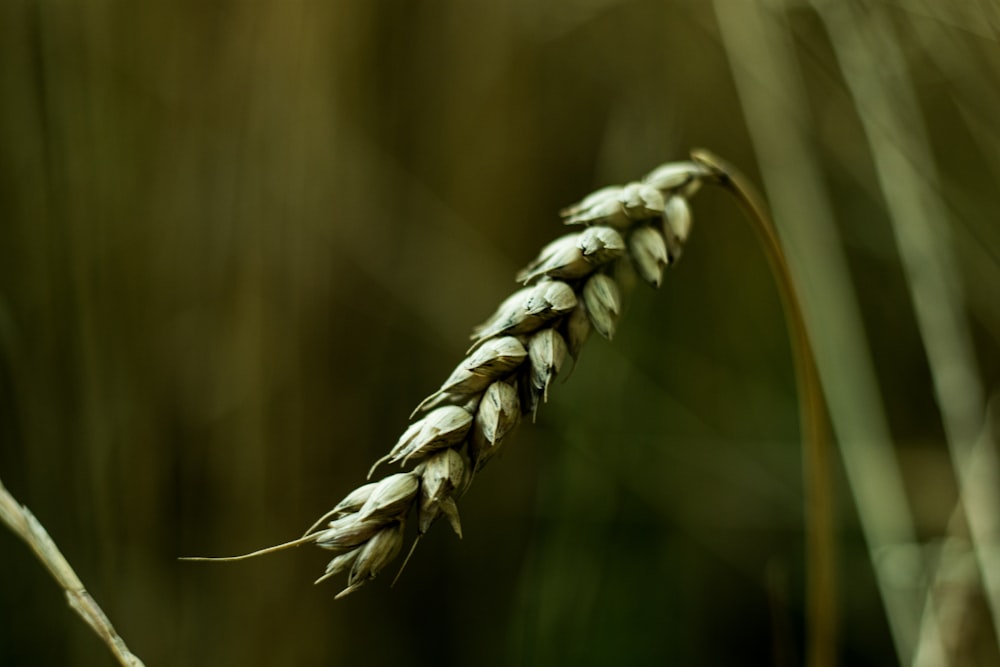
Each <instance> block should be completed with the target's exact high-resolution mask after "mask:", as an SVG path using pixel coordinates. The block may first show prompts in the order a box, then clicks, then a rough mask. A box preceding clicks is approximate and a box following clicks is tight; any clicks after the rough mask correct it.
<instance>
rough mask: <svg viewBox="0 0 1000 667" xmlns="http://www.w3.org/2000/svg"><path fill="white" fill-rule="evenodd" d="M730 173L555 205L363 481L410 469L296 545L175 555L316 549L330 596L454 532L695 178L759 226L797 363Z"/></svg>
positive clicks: (791, 306) (714, 169)
mask: <svg viewBox="0 0 1000 667" xmlns="http://www.w3.org/2000/svg"><path fill="white" fill-rule="evenodd" d="M738 178H739V177H738V174H737V173H736V172H735V170H732V169H731V167H729V166H728V165H726V164H725V163H723V162H722V161H720V160H718V158H715V157H714V156H712V155H710V154H709V153H707V152H705V151H696V152H695V153H694V157H693V159H692V160H690V161H684V162H675V163H669V164H665V165H662V166H661V167H659V168H657V169H655V170H654V171H652V172H651V173H649V174H648V175H647V176H646V177H645V178H644V179H643V180H642V181H640V182H635V183H629V184H627V185H624V186H611V187H606V188H603V189H600V190H597V191H596V192H594V193H592V194H590V195H588V196H587V197H585V198H584V199H583V200H581V201H580V202H578V203H576V204H573V205H572V206H569V207H567V208H565V209H563V210H562V211H561V216H562V219H563V222H564V223H565V224H566V225H569V226H572V227H575V228H578V231H574V232H573V233H571V234H567V235H565V236H562V237H560V238H558V239H556V240H555V241H553V242H552V243H550V244H548V245H547V246H545V248H543V249H542V251H541V252H540V253H539V254H538V256H537V257H536V258H535V259H534V260H532V261H531V262H530V263H529V264H528V265H527V266H526V267H525V268H524V269H522V270H521V271H520V272H519V273H518V275H517V280H518V281H519V282H520V283H522V285H523V287H522V288H521V289H519V290H518V291H516V292H514V293H513V294H512V295H511V296H510V297H508V298H507V299H506V300H505V301H504V302H503V303H501V304H500V306H499V308H497V310H496V312H494V313H493V314H492V315H491V316H490V317H489V318H487V319H486V321H485V322H483V323H482V324H480V325H479V326H478V327H476V328H475V329H474V330H473V333H472V346H471V347H470V348H469V350H468V351H467V353H466V357H465V358H464V359H463V360H462V361H461V362H460V363H459V364H458V366H457V367H456V368H455V370H454V371H453V372H452V373H451V375H449V376H448V379H447V380H445V381H444V383H443V384H442V385H441V387H440V388H439V389H438V390H437V391H435V392H434V393H433V394H431V395H430V396H428V397H427V398H426V399H424V400H423V401H422V402H421V403H420V404H419V405H418V406H417V408H416V409H415V410H414V412H413V414H412V415H411V419H412V418H414V417H419V418H418V419H416V421H413V422H412V423H411V424H410V426H409V428H407V429H406V431H405V432H404V433H403V435H402V436H400V438H399V440H398V441H397V442H396V444H395V446H393V447H392V449H391V450H390V451H389V453H388V454H386V455H385V456H384V457H382V458H381V459H379V460H378V461H376V463H375V465H374V466H372V468H371V470H370V471H369V473H368V477H369V479H370V478H371V477H372V475H373V474H374V473H375V471H376V470H377V469H378V468H379V466H380V465H381V464H383V463H389V464H393V463H399V464H401V465H402V466H406V465H407V464H409V463H411V462H412V463H415V464H416V465H415V467H413V468H412V470H410V471H408V472H399V473H395V474H391V475H388V476H386V477H384V478H382V479H381V480H379V481H376V482H370V483H368V484H365V485H363V486H360V487H358V488H357V489H355V490H354V491H351V492H350V493H349V494H347V496H345V497H344V499H343V500H341V501H340V503H338V504H337V506H336V507H334V508H333V509H332V510H331V511H330V512H328V513H327V514H325V515H324V516H322V517H321V518H320V519H319V520H318V521H317V522H316V523H315V524H314V525H313V526H312V527H311V528H310V529H309V530H308V531H306V534H305V535H304V536H302V537H301V538H299V539H297V540H293V541H291V542H287V543H285V544H280V545H277V546H274V547H269V548H267V549H262V550H260V551H255V552H253V553H249V554H246V555H243V556H235V557H231V558H191V559H186V560H213V561H234V560H242V559H245V558H252V557H255V556H259V555H263V554H266V553H271V552H273V551H278V550H282V549H287V548H290V547H295V546H300V545H303V544H316V545H317V546H319V547H322V548H324V549H329V550H331V551H334V552H336V554H337V555H336V556H335V557H334V558H333V560H331V561H330V563H329V564H328V565H327V568H326V572H325V573H324V574H323V576H321V577H320V578H319V579H318V580H317V583H319V582H320V581H324V580H326V579H328V578H330V577H333V576H335V575H337V574H340V573H342V572H347V587H346V588H344V589H343V590H342V591H341V592H340V593H339V594H338V595H337V597H338V598H340V597H343V596H344V595H347V594H349V593H351V592H353V591H355V590H357V589H358V588H360V587H361V586H363V585H365V584H366V583H367V582H369V581H370V580H372V579H374V578H375V577H376V576H377V575H378V574H379V573H380V572H381V571H382V570H384V569H385V567H386V566H387V565H388V564H389V563H390V562H392V561H393V559H395V558H396V557H397V556H398V555H399V553H400V552H401V550H402V547H403V542H404V539H405V532H404V527H405V524H406V522H407V521H410V520H413V518H414V517H415V518H416V522H417V527H416V532H417V537H416V538H415V540H414V542H413V547H414V548H415V547H416V544H417V543H418V542H419V540H420V538H422V537H423V535H424V534H425V533H426V532H427V530H428V529H429V528H430V526H431V524H433V523H434V522H435V521H436V520H437V519H439V518H441V517H444V518H445V519H446V520H447V522H448V523H449V525H450V526H451V527H452V529H453V530H454V531H455V533H456V534H458V535H459V537H461V535H462V526H461V522H460V519H459V513H458V500H459V498H461V496H462V495H463V494H464V493H465V492H466V491H467V490H468V489H469V486H470V484H471V483H472V480H473V478H474V476H475V474H476V473H477V472H478V471H479V470H481V469H482V467H483V466H484V465H485V464H486V463H487V462H488V461H489V460H490V459H492V458H493V457H494V456H496V454H497V453H498V452H499V451H500V450H501V449H502V448H503V446H504V445H505V443H506V441H507V439H508V438H509V436H510V435H511V433H512V432H513V431H514V429H515V427H516V426H517V425H518V423H519V422H520V420H521V418H522V417H523V416H525V415H529V414H530V415H531V416H532V417H534V415H535V414H536V412H537V410H538V407H539V405H540V404H541V403H543V402H545V401H546V400H548V394H549V389H550V387H551V386H552V381H553V379H554V378H555V377H556V376H557V375H558V374H559V372H560V371H561V370H562V369H563V368H564V367H565V366H566V364H567V363H568V362H572V363H576V361H577V359H578V358H579V355H580V351H581V349H582V348H583V345H584V343H585V342H586V341H587V339H588V338H589V336H590V333H591V331H596V332H597V333H598V334H599V335H601V336H603V337H604V338H607V339H608V340H611V339H612V338H613V337H614V334H615V330H616V327H617V324H618V317H619V315H620V314H621V312H622V291H623V283H626V282H631V281H625V280H623V278H625V277H626V276H628V275H629V274H635V275H638V276H639V277H640V278H642V280H644V281H645V282H646V283H648V284H650V285H652V286H653V287H659V285H660V283H661V282H662V278H663V272H664V269H666V268H667V267H668V266H670V265H671V264H673V263H674V262H676V261H677V260H678V259H679V258H680V256H681V252H682V250H683V247H684V243H685V242H686V241H687V238H688V234H689V233H690V230H691V209H690V207H689V205H688V199H689V198H690V197H691V196H692V195H693V194H694V193H695V192H697V191H698V189H699V188H700V186H701V185H702V184H703V183H715V184H719V185H722V186H723V187H725V188H727V189H729V190H730V191H732V192H733V193H734V194H736V195H737V197H738V198H739V199H740V200H741V201H742V203H744V204H745V205H746V206H747V208H748V209H749V210H750V213H751V215H750V217H751V219H754V220H755V221H756V222H757V223H759V229H758V231H761V230H763V236H764V239H763V245H764V247H765V250H766V251H767V252H768V254H769V257H770V258H771V259H772V260H773V261H774V262H775V263H776V268H775V271H776V272H777V273H779V274H781V275H780V276H779V286H780V287H782V295H783V297H785V300H786V308H787V309H788V312H789V313H790V315H789V322H790V326H791V327H792V329H793V331H795V332H796V333H797V334H799V335H797V336H796V337H795V341H797V342H798V344H797V345H796V359H797V361H798V362H800V366H809V365H810V364H811V361H809V360H810V359H811V354H810V352H809V348H808V344H807V341H806V340H805V333H804V328H802V327H801V317H800V312H799V310H798V307H797V301H796V298H795V296H794V290H793V289H792V287H791V284H790V283H789V282H788V281H787V280H785V279H786V278H787V270H786V269H785V267H784V258H783V256H782V254H781V250H780V245H779V244H778V243H777V240H776V237H774V236H773V230H771V229H770V228H769V227H768V223H767V222H766V219H767V218H766V214H764V213H763V210H762V208H760V207H759V205H758V204H757V202H756V200H754V199H753V197H752V193H749V192H747V190H746V186H745V184H742V183H741V181H739V180H737V179H738ZM782 271H784V273H782ZM799 370H800V379H802V378H805V379H804V380H803V383H804V384H803V386H804V387H805V390H806V393H807V395H812V396H813V397H814V398H815V397H816V396H818V389H816V387H815V385H814V376H813V375H811V374H810V372H809V371H808V370H806V371H802V370H801V367H800V369H799ZM810 378H812V379H810ZM811 420H812V421H815V419H814V418H811ZM324 524H325V526H324ZM412 550H413V549H412V548H411V550H410V552H411V553H412ZM404 565H405V562H404Z"/></svg>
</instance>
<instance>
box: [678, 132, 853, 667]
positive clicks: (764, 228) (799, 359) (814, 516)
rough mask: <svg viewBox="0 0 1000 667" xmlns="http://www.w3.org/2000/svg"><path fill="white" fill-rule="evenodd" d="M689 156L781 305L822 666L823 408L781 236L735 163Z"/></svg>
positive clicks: (827, 501)
mask: <svg viewBox="0 0 1000 667" xmlns="http://www.w3.org/2000/svg"><path fill="white" fill-rule="evenodd" d="M691 157H692V158H693V159H694V160H695V161H696V162H698V163H699V164H701V165H703V166H704V167H705V168H706V169H708V171H709V173H710V179H709V180H711V181H714V183H715V184H716V185H719V186H721V187H722V188H723V189H725V190H726V191H727V192H729V194H731V195H733V196H734V197H735V198H736V201H737V202H738V203H739V205H740V207H741V208H742V209H743V212H744V213H745V214H746V216H747V218H748V219H749V220H750V223H751V224H752V226H753V228H754V231H755V232H756V233H757V236H758V238H759V240H760V242H761V245H762V246H763V248H764V253H765V255H766V256H767V260H768V264H769V265H770V267H771V273H772V275H773V276H774V280H775V282H776V283H777V286H778V291H779V293H780V295H781V301H782V304H783V305H784V308H785V318H786V324H787V326H788V334H789V339H790V342H791V346H792V356H793V357H794V362H795V376H796V382H797V384H798V388H799V397H800V399H799V410H800V415H799V417H800V420H801V428H802V433H803V440H804V453H803V459H804V463H803V465H804V470H803V475H804V477H805V488H806V568H807V575H806V576H807V619H808V620H807V623H808V661H807V664H809V665H812V666H813V667H827V666H830V665H833V664H834V663H835V656H836V646H835V645H836V615H837V614H836V576H835V572H834V561H835V559H834V531H833V503H832V496H833V494H832V484H831V475H830V474H829V459H830V447H829V443H828V442H827V437H826V435H827V432H826V424H825V417H826V413H825V409H824V403H823V395H822V388H821V387H820V382H819V374H818V372H817V370H816V363H815V358H814V356H813V352H812V346H811V344H810V342H809V333H808V331H807V330H806V323H805V316H804V314H803V311H802V305H801V303H800V302H799V297H798V294H797V292H796V289H795V284H794V283H793V281H792V274H791V272H790V271H789V268H788V262H787V260H786V259H785V252H784V250H783V249H782V246H781V241H780V240H779V239H778V234H777V231H776V230H775V227H774V223H773V222H772V221H771V217H770V215H769V214H768V212H767V208H766V207H765V205H764V203H763V200H762V198H761V197H760V195H759V194H758V193H757V190H756V189H755V188H754V187H753V185H752V184H751V183H750V182H749V180H747V178H746V177H744V176H743V174H741V173H740V172H739V171H738V170H737V169H736V168H735V167H733V166H732V165H730V164H729V163H727V162H726V161H725V160H723V159H721V158H719V157H718V156H716V155H713V154H712V153H710V152H709V151H707V150H704V149H695V150H694V151H692V152H691Z"/></svg>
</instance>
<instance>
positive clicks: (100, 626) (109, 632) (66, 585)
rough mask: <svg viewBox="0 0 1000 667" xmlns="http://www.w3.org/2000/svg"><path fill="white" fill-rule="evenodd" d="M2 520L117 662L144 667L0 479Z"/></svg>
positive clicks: (43, 530)
mask: <svg viewBox="0 0 1000 667" xmlns="http://www.w3.org/2000/svg"><path fill="white" fill-rule="evenodd" d="M0 520H2V521H3V522H4V523H5V524H7V526H8V527H9V528H10V529H11V530H12V531H13V532H14V534H16V535H17V536H18V537H20V538H21V539H22V540H24V541H25V542H26V543H27V544H28V546H29V547H31V550H32V551H33V552H35V556H37V557H38V560H40V561H41V562H42V564H43V565H44V566H45V569H47V570H48V571H49V574H51V575H52V578H53V579H55V580H56V583H58V584H59V585H60V586H61V587H62V589H63V591H65V593H66V601H67V602H69V606H70V607H72V608H73V610H74V611H76V613H77V614H79V615H80V617H81V618H82V619H83V620H84V621H86V622H87V625H89V626H90V627H91V628H92V629H93V630H94V632H96V633H97V636H98V637H100V638H101V641H103V642H104V643H105V644H107V646H108V648H109V649H110V650H111V652H112V653H113V654H114V656H115V658H117V659H118V662H119V663H121V664H122V665H124V666H125V667H142V665H143V663H142V660H140V659H139V658H138V657H137V656H136V655H135V654H134V653H132V651H130V650H129V648H128V646H126V645H125V641H124V640H123V639H122V638H121V637H120V636H118V633H117V632H116V631H115V629H114V627H113V626H112V625H111V621H110V620H108V617H107V616H106V615H105V613H104V611H103V610H102V609H101V607H100V606H99V605H98V604H97V602H95V601H94V598H92V597H90V593H88V592H87V589H86V588H84V586H83V582H81V581H80V578H79V577H78V576H76V572H74V571H73V568H72V567H70V564H69V562H68V561H67V560H66V558H65V556H63V555H62V552H60V551H59V548H58V547H57V546H56V543H55V542H54V541H53V540H52V538H51V537H49V534H48V532H46V530H45V527H44V526H42V524H41V522H39V521H38V519H36V518H35V515H34V514H32V513H31V511H30V510H29V509H28V508H27V507H25V506H24V505H21V504H20V503H18V502H17V500H15V499H14V497H13V496H12V495H10V493H9V492H8V491H7V488H6V487H5V486H4V485H3V482H2V481H0Z"/></svg>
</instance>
